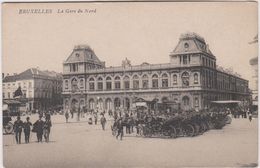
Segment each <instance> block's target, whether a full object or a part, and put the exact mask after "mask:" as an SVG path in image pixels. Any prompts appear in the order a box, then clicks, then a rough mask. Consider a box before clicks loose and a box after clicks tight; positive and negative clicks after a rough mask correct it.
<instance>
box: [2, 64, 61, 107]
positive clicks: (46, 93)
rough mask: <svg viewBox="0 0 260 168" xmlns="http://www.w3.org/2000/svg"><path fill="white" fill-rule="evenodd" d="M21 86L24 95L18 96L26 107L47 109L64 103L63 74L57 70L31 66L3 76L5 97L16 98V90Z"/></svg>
mask: <svg viewBox="0 0 260 168" xmlns="http://www.w3.org/2000/svg"><path fill="white" fill-rule="evenodd" d="M18 87H21V91H22V94H23V95H22V96H20V97H19V98H16V99H18V100H20V101H22V102H23V103H25V106H26V107H25V108H26V109H27V110H29V111H31V110H35V109H38V110H45V109H48V108H50V107H54V106H57V105H61V104H62V98H61V92H62V76H61V74H58V73H56V72H51V71H41V70H39V69H37V68H30V69H28V70H26V71H24V72H22V73H20V74H14V75H7V76H5V77H4V78H3V99H15V97H14V92H15V91H16V90H17V89H18Z"/></svg>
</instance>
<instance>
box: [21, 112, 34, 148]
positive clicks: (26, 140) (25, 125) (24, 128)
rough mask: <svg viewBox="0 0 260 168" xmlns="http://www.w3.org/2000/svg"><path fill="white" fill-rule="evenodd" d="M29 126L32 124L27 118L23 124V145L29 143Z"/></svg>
mask: <svg viewBox="0 0 260 168" xmlns="http://www.w3.org/2000/svg"><path fill="white" fill-rule="evenodd" d="M31 126H32V123H31V122H30V117H27V118H26V121H25V122H24V125H23V132H24V137H25V143H29V141H30V132H31Z"/></svg>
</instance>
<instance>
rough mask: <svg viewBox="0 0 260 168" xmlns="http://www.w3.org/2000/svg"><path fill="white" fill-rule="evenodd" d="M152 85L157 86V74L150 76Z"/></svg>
mask: <svg viewBox="0 0 260 168" xmlns="http://www.w3.org/2000/svg"><path fill="white" fill-rule="evenodd" d="M152 87H153V88H158V75H156V74H154V75H153V76H152Z"/></svg>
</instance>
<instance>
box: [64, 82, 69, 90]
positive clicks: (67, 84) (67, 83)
mask: <svg viewBox="0 0 260 168" xmlns="http://www.w3.org/2000/svg"><path fill="white" fill-rule="evenodd" d="M64 88H65V89H69V81H68V80H65V87H64Z"/></svg>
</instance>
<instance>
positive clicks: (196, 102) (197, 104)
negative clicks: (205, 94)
mask: <svg viewBox="0 0 260 168" xmlns="http://www.w3.org/2000/svg"><path fill="white" fill-rule="evenodd" d="M195 107H199V98H197V97H195Z"/></svg>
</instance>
